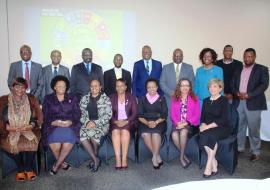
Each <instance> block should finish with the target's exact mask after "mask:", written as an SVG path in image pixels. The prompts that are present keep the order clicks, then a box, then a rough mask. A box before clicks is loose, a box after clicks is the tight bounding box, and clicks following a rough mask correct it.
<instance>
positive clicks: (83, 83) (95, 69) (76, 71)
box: [70, 62, 104, 100]
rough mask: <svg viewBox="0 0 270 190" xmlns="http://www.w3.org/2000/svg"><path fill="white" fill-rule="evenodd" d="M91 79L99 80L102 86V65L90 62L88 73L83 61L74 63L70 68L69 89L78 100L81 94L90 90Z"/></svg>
mask: <svg viewBox="0 0 270 190" xmlns="http://www.w3.org/2000/svg"><path fill="white" fill-rule="evenodd" d="M92 80H99V81H100V82H101V85H102V87H103V86H104V85H103V84H104V83H103V71H102V67H101V66H99V65H97V64H95V63H92V66H91V72H90V75H89V74H88V71H87V69H86V68H85V65H84V63H83V62H81V63H78V64H76V65H74V66H73V67H72V69H71V79H70V90H71V92H72V93H74V94H75V95H76V96H77V98H78V100H80V99H81V98H82V96H84V95H86V94H88V92H89V91H90V82H91V81H92Z"/></svg>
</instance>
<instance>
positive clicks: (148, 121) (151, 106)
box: [138, 78, 168, 169]
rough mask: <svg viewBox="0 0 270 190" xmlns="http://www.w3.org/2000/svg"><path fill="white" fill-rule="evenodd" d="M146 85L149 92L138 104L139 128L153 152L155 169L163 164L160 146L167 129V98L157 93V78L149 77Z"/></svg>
mask: <svg viewBox="0 0 270 190" xmlns="http://www.w3.org/2000/svg"><path fill="white" fill-rule="evenodd" d="M145 87H146V90H147V94H146V96H145V97H142V98H141V99H139V105H138V113H139V121H140V124H139V128H138V130H139V135H140V136H141V137H142V138H143V141H144V143H145V145H146V146H147V148H148V149H149V150H150V151H151V153H152V154H153V157H152V163H153V167H154V169H159V168H160V166H162V165H163V161H162V159H161V157H160V146H161V137H162V136H163V135H164V134H165V132H166V129H167V123H166V118H167V115H168V108H167V104H166V100H165V98H164V97H163V96H160V95H159V94H158V93H157V90H158V81H157V80H156V79H152V78H149V79H148V80H147V81H146V83H145Z"/></svg>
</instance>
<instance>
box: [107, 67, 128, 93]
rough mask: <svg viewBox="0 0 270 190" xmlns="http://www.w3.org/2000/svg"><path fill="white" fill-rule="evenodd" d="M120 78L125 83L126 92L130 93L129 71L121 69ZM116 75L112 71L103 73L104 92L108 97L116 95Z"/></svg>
mask: <svg viewBox="0 0 270 190" xmlns="http://www.w3.org/2000/svg"><path fill="white" fill-rule="evenodd" d="M122 78H123V79H124V80H125V81H126V82H127V92H131V74H130V72H129V71H127V70H125V69H122ZM115 83H116V75H115V72H114V69H110V70H108V71H105V72H104V91H105V93H106V94H107V95H108V96H110V95H111V94H114V93H116V90H115V86H116V84H115Z"/></svg>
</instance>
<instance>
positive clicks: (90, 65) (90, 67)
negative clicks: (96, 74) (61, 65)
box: [83, 62, 92, 73]
mask: <svg viewBox="0 0 270 190" xmlns="http://www.w3.org/2000/svg"><path fill="white" fill-rule="evenodd" d="M83 63H84V66H85V68H86V70H87V64H88V65H89V71H88V73H90V72H91V69H92V63H85V62H83Z"/></svg>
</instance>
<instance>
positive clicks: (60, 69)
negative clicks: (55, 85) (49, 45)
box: [42, 50, 70, 99]
mask: <svg viewBox="0 0 270 190" xmlns="http://www.w3.org/2000/svg"><path fill="white" fill-rule="evenodd" d="M61 59H62V55H61V52H60V51H59V50H53V51H52V52H51V60H52V64H50V65H47V66H45V67H43V68H42V73H43V78H44V88H43V91H42V99H44V97H45V96H46V95H47V94H51V93H52V92H53V90H52V89H51V80H52V79H53V78H54V77H55V76H57V75H63V76H65V77H67V78H68V80H70V74H69V69H68V68H67V67H65V66H63V65H60V62H61Z"/></svg>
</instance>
